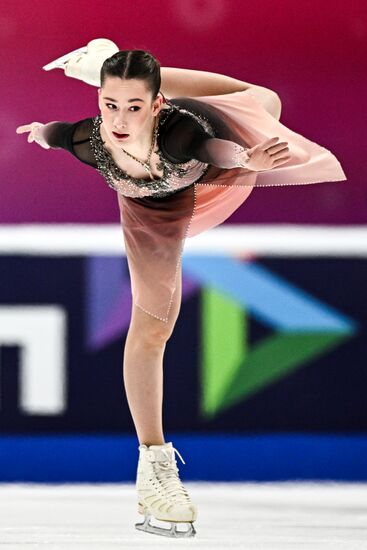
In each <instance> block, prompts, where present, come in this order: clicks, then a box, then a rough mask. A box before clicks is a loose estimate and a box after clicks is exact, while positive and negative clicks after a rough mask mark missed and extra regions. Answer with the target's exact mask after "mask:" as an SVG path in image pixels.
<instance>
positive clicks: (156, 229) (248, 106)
mask: <svg viewBox="0 0 367 550" xmlns="http://www.w3.org/2000/svg"><path fill="white" fill-rule="evenodd" d="M195 99H196V100H197V101H200V102H203V103H206V104H209V105H212V106H213V107H215V108H216V109H217V111H218V112H219V113H220V116H221V119H222V121H223V122H225V123H226V124H227V125H229V126H230V128H231V130H232V133H233V135H234V137H235V139H234V140H233V141H235V142H236V143H238V144H240V145H242V146H244V147H253V146H254V145H256V144H257V143H259V142H260V141H263V140H265V139H267V138H270V137H275V136H279V137H280V139H281V140H286V141H287V142H288V145H289V148H290V154H291V159H290V160H289V161H288V162H287V163H286V164H283V165H281V166H280V167H278V168H274V169H273V170H268V171H263V172H258V173H253V172H246V170H244V169H243V168H229V169H223V168H218V167H216V166H212V165H210V166H209V170H208V171H207V173H206V174H205V175H204V176H203V177H202V178H201V179H200V181H198V182H197V183H194V185H193V186H192V187H189V188H187V189H183V190H181V191H180V192H178V193H175V194H174V195H171V196H169V197H165V198H162V199H159V200H158V199H154V200H152V199H150V198H149V197H146V198H131V197H125V196H123V195H121V194H118V203H119V207H120V213H121V223H122V228H123V234H124V241H125V247H126V254H127V260H128V265H129V271H130V277H131V289H132V296H133V301H134V303H135V304H136V305H137V306H138V307H139V308H140V309H142V310H143V311H145V312H146V313H147V314H149V315H151V316H153V317H155V318H157V319H159V320H161V321H163V322H167V321H168V313H169V310H170V307H171V303H172V297H173V293H174V290H175V286H176V275H177V272H178V270H179V269H181V261H182V251H183V246H184V242H185V238H187V237H193V236H194V235H197V234H199V233H201V232H203V231H205V230H207V229H210V228H212V227H215V226H217V225H219V224H220V223H222V222H223V221H224V220H226V219H227V218H228V217H229V216H230V215H231V214H232V213H233V212H234V211H235V210H236V209H237V208H238V207H239V206H240V205H241V204H242V203H243V202H244V201H245V200H246V199H247V198H248V196H249V195H250V193H251V191H252V190H253V188H254V187H257V186H262V187H263V186H274V185H301V184H311V183H321V182H330V181H342V180H346V176H345V173H344V171H343V169H342V167H341V165H340V163H339V161H338V160H337V158H336V157H335V156H334V155H333V154H332V153H331V152H330V151H329V150H327V149H326V148H325V147H322V146H320V145H318V144H316V143H314V142H312V141H310V140H308V139H307V138H305V137H303V136H302V135H300V134H297V133H296V132H293V131H292V130H290V129H289V128H287V127H286V126H284V125H283V124H282V123H281V122H279V121H278V120H277V119H275V118H274V117H272V116H271V115H270V114H269V113H268V112H267V111H265V109H264V108H263V107H262V105H260V103H258V102H257V101H256V99H255V98H253V97H252V96H251V95H249V94H248V93H244V92H236V93H233V94H225V95H220V96H207V97H200V98H195ZM217 143H218V142H217ZM209 146H210V147H212V150H211V151H210V154H211V155H213V157H215V155H216V152H215V150H213V147H216V146H217V145H215V143H214V145H209ZM217 155H218V159H219V157H221V162H223V150H218V152H217ZM218 164H220V163H219V162H218Z"/></svg>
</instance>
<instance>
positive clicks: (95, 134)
mask: <svg viewBox="0 0 367 550" xmlns="http://www.w3.org/2000/svg"><path fill="white" fill-rule="evenodd" d="M167 104H168V105H169V107H170V108H169V109H162V110H161V111H160V113H159V115H158V117H159V119H158V132H157V142H158V138H159V134H160V131H161V129H162V126H163V124H164V122H165V121H166V120H167V117H168V116H169V115H171V114H172V113H173V112H174V111H179V112H181V113H184V114H188V115H190V116H192V117H193V118H194V119H195V120H196V121H197V122H199V124H201V126H203V128H204V129H205V130H206V131H207V132H208V133H210V134H211V135H212V136H213V137H214V135H215V131H214V129H213V127H212V126H211V124H210V122H209V121H208V120H207V119H206V117H204V116H202V115H198V114H196V113H192V112H191V111H188V110H187V109H183V108H181V107H179V106H177V105H174V104H173V103H171V102H170V101H169V100H167ZM101 123H102V116H101V115H100V114H99V115H97V116H96V117H94V118H93V127H92V132H91V135H90V138H89V140H90V143H91V146H92V149H93V152H94V156H95V159H96V163H97V171H98V172H99V173H100V174H101V175H102V176H103V178H104V179H105V180H106V182H107V184H108V186H109V187H111V188H112V189H114V190H115V191H118V192H120V193H121V194H123V195H124V194H125V195H126V196H134V189H135V190H136V188H137V187H138V188H140V192H144V191H146V192H147V194H146V196H152V197H158V198H159V197H166V196H168V195H171V194H173V193H176V192H177V191H179V190H181V189H183V188H184V187H181V188H180V189H176V190H174V191H172V185H171V183H170V181H169V180H170V178H171V177H172V176H173V177H176V178H183V177H184V176H186V175H187V174H188V172H189V171H190V169H191V168H193V167H194V166H197V165H198V164H201V165H202V171H201V173H200V175H199V177H200V178H201V177H202V176H203V175H204V173H206V172H207V170H208V168H209V165H208V164H206V163H201V162H200V161H198V160H197V159H190V160H188V161H185V162H181V163H173V162H170V161H169V160H168V159H167V158H165V157H164V156H163V153H162V151H161V150H160V149H159V147H157V148H156V149H155V152H156V153H157V154H158V157H159V163H158V164H157V165H156V166H157V169H158V170H163V175H162V177H161V178H159V179H156V180H151V181H148V180H145V179H143V178H134V177H133V176H130V175H129V174H127V173H126V172H125V171H124V170H122V168H120V167H119V166H117V164H116V163H115V161H114V159H113V158H112V155H111V154H110V153H109V151H107V149H105V147H104V142H103V140H102V137H101V134H100V125H101ZM196 181H197V180H196ZM192 183H193V182H192V181H191V182H190V183H188V186H189V185H192ZM124 191H125V193H124ZM129 191H131V193H130V192H129Z"/></svg>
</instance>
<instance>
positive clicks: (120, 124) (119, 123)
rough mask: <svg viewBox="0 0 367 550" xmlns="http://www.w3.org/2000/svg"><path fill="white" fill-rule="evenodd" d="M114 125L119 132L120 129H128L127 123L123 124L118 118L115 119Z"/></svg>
mask: <svg viewBox="0 0 367 550" xmlns="http://www.w3.org/2000/svg"><path fill="white" fill-rule="evenodd" d="M113 125H114V127H115V128H116V129H117V130H120V129H122V128H125V127H126V124H125V122H122V121H121V120H119V119H118V118H115V120H114V122H113Z"/></svg>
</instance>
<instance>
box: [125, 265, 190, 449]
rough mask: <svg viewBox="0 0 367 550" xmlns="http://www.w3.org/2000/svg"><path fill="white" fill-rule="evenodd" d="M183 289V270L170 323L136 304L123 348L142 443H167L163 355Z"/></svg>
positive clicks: (130, 400)
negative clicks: (163, 421)
mask: <svg viewBox="0 0 367 550" xmlns="http://www.w3.org/2000/svg"><path fill="white" fill-rule="evenodd" d="M181 289H182V273H181V270H180V271H179V272H178V274H177V287H176V290H175V293H174V296H173V301H172V306H171V309H170V313H169V320H168V323H164V322H162V321H159V320H158V319H155V318H154V317H152V316H151V315H148V314H147V313H145V312H144V311H143V310H141V309H140V308H139V307H137V306H135V305H133V310H132V316H131V323H130V327H129V332H128V335H127V338H126V344H125V350H124V384H125V391H126V396H127V400H128V404H129V407H130V411H131V415H132V417H133V421H134V424H135V429H136V432H137V436H138V439H139V444H144V445H161V444H163V443H165V441H164V435H163V427H162V402H163V355H164V351H165V347H166V343H167V340H168V339H169V338H170V336H171V334H172V332H173V329H174V326H175V323H176V320H177V317H178V314H179V310H180V305H181Z"/></svg>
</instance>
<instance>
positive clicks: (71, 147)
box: [16, 118, 96, 167]
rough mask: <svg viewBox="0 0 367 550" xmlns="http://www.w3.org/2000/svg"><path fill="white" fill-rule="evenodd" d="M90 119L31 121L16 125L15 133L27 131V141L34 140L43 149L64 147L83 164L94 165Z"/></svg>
mask: <svg viewBox="0 0 367 550" xmlns="http://www.w3.org/2000/svg"><path fill="white" fill-rule="evenodd" d="M91 124H92V119H91V118H86V119H83V120H78V121H77V122H59V121H52V122H48V123H47V124H42V123H41V122H32V123H31V124H26V125H24V126H18V128H17V129H16V132H17V134H22V133H24V132H29V135H28V138H27V141H28V143H32V142H33V141H35V142H36V143H38V144H39V145H40V146H41V147H43V148H44V149H50V148H52V149H66V150H67V151H69V152H70V153H72V154H73V155H74V156H75V157H77V158H78V159H79V160H81V161H82V162H84V163H85V164H89V165H91V166H93V167H95V166H96V163H95V159H94V156H93V152H92V150H91V147H90V140H89V138H90V134H91Z"/></svg>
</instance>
